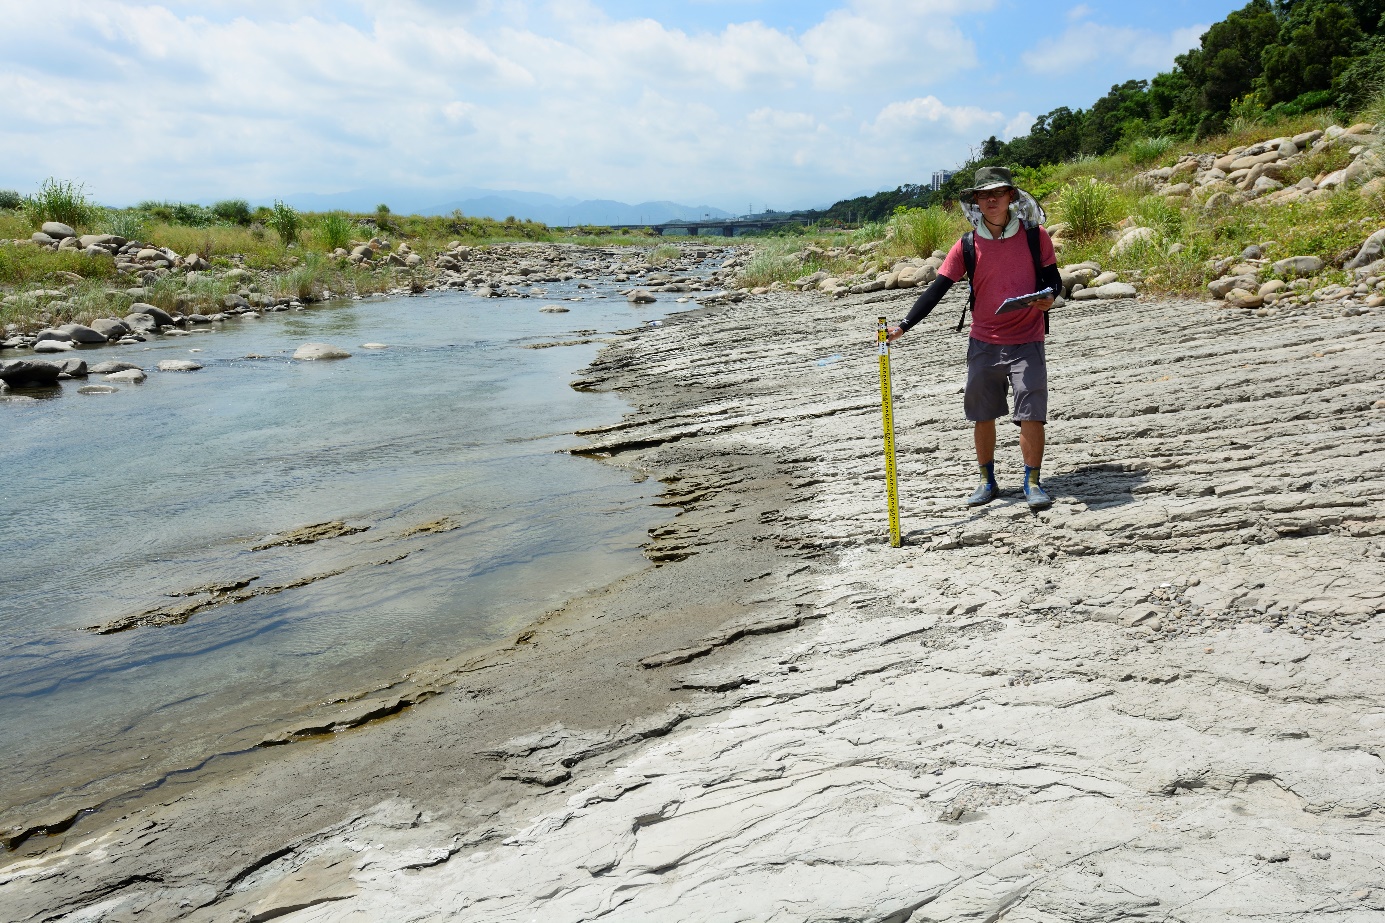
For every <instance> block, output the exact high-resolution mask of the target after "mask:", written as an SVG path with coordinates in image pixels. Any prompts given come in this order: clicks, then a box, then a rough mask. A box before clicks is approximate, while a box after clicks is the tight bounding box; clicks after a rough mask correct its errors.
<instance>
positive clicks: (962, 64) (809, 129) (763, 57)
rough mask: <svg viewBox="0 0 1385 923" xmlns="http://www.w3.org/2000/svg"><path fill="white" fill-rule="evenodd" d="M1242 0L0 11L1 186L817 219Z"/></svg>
mask: <svg viewBox="0 0 1385 923" xmlns="http://www.w3.org/2000/svg"><path fill="white" fill-rule="evenodd" d="M1241 5H1243V3H1239V2H1238V3H1231V2H1220V0H1202V2H1197V3H1194V2H1191V0H1164V2H1161V3H1157V4H1131V3H1117V2H1111V0H1089V2H1086V3H1054V4H1050V3H1042V2H1019V0H799V2H794V3H789V2H779V0H648V2H636V0H457V2H444V0H393V2H378V0H377V2H371V3H363V2H356V0H338V2H330V3H328V2H318V0H275V2H269V0H238V2H227V0H202V2H196V3H193V2H179V0H162V2H139V0H104V2H101V3H91V2H89V0H46V2H43V3H38V2H32V0H0V21H4V22H5V23H6V27H5V29H4V30H3V31H2V32H0V125H4V126H5V128H4V131H3V133H0V188H7V187H12V188H15V189H18V190H19V191H21V192H29V191H32V190H33V189H34V188H36V187H37V185H38V183H39V182H41V181H42V180H43V179H44V178H45V177H47V176H55V177H58V178H62V179H74V180H79V181H81V182H83V183H85V184H86V186H87V188H88V190H89V191H90V192H91V193H92V194H94V195H95V196H96V198H98V199H99V200H101V201H104V202H110V203H125V202H133V201H137V200H140V199H146V198H162V199H177V200H185V201H211V200H213V199H217V198H225V197H230V196H237V197H247V198H252V199H264V198H267V197H274V196H287V195H291V194H296V193H305V192H315V193H332V192H341V191H346V190H352V189H362V188H365V189H373V188H381V189H419V190H422V191H427V190H433V189H436V190H438V191H439V192H440V193H446V192H448V191H450V190H454V189H460V188H464V187H482V188H492V189H521V190H527V191H532V192H546V193H551V194H554V195H560V196H576V197H579V198H612V199H619V200H623V201H627V202H635V201H642V200H650V199H671V200H675V201H680V202H685V203H688V204H703V203H705V204H710V205H714V206H718V207H721V208H725V209H727V210H728V211H733V212H740V211H743V210H744V209H745V207H746V206H747V205H749V204H752V203H753V204H754V206H755V208H756V209H757V210H758V209H760V208H762V207H764V206H766V205H769V206H772V207H778V208H791V207H799V206H803V205H811V204H822V203H827V202H831V201H833V200H835V199H837V198H841V197H843V196H846V195H852V194H855V193H858V192H860V191H865V190H874V189H879V188H885V187H893V186H896V185H898V184H900V183H906V182H919V181H924V180H926V179H927V177H928V176H930V175H931V173H932V171H933V170H935V169H939V168H948V167H951V166H953V165H954V164H956V163H958V162H959V161H961V160H963V159H965V157H966V156H967V152H968V150H969V148H970V147H972V146H974V145H976V144H977V143H979V142H980V140H981V139H983V138H985V137H986V136H988V135H990V134H996V135H999V136H1001V137H1009V136H1012V135H1014V134H1017V133H1019V134H1022V133H1024V132H1025V131H1027V130H1028V128H1029V126H1030V124H1032V122H1033V119H1034V116H1035V115H1037V114H1039V113H1042V112H1046V111H1048V110H1050V109H1053V108H1055V107H1057V106H1062V105H1066V106H1071V107H1074V108H1077V107H1081V106H1086V105H1089V104H1090V103H1091V102H1092V101H1093V100H1095V99H1096V98H1097V97H1099V96H1100V95H1102V94H1103V93H1104V92H1105V91H1106V90H1107V89H1108V88H1109V87H1110V86H1111V85H1112V84H1113V83H1118V82H1121V81H1124V80H1127V79H1131V78H1148V77H1151V76H1153V75H1154V74H1155V73H1157V72H1158V71H1160V70H1167V69H1168V68H1169V67H1170V66H1171V65H1172V62H1173V57H1174V55H1175V54H1177V53H1179V52H1181V51H1184V50H1187V49H1188V48H1190V47H1193V46H1194V45H1196V43H1197V39H1198V36H1199V34H1200V33H1201V31H1202V30H1204V29H1205V28H1206V26H1208V25H1209V24H1211V23H1212V22H1215V21H1217V20H1218V19H1221V18H1222V17H1224V16H1225V15H1226V14H1227V13H1228V12H1230V11H1231V10H1233V9H1236V8H1238V7H1240V6H1241Z"/></svg>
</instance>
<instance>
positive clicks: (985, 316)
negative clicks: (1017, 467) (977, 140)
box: [889, 167, 1063, 510]
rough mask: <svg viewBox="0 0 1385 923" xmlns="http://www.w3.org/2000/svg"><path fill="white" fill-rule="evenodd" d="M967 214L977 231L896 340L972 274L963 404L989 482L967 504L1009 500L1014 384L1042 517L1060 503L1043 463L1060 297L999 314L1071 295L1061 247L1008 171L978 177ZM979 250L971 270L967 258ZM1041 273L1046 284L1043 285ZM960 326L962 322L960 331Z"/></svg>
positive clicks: (896, 330) (956, 250) (1028, 491)
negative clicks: (1002, 478) (1004, 485)
mask: <svg viewBox="0 0 1385 923" xmlns="http://www.w3.org/2000/svg"><path fill="white" fill-rule="evenodd" d="M962 211H963V212H964V213H965V214H966V216H967V219H968V220H969V221H970V222H971V224H972V226H973V227H974V228H975V229H976V230H975V231H974V232H973V233H972V234H969V235H967V237H970V238H971V239H972V243H971V245H970V246H968V240H967V238H966V237H964V238H963V239H962V240H959V241H958V242H957V243H956V244H954V245H953V247H952V250H951V251H949V252H948V254H947V259H946V260H944V261H943V265H942V266H941V267H940V268H939V269H938V278H937V279H936V280H935V281H934V282H933V284H932V285H930V286H928V288H927V289H926V290H925V291H924V293H923V294H922V295H920V296H919V299H918V300H917V301H916V302H914V306H913V307H912V308H910V309H909V314H908V315H907V316H906V317H905V318H904V320H902V321H900V323H899V324H898V325H897V326H893V327H891V328H890V330H889V338H890V340H892V341H893V340H897V339H899V338H900V337H901V336H903V335H904V333H905V332H906V331H907V330H908V329H909V328H910V327H912V326H914V325H915V324H917V323H918V322H919V321H921V320H923V319H924V318H925V317H927V316H928V313H929V312H930V311H932V310H933V308H934V307H936V306H937V304H938V302H939V301H941V300H942V297H943V295H945V294H947V290H948V289H950V288H951V287H952V286H953V284H954V283H956V282H958V281H960V280H961V279H962V277H963V276H967V275H970V279H971V287H972V298H973V302H972V314H971V341H970V343H969V344H968V347H967V386H966V391H965V398H964V401H963V405H964V408H965V410H966V415H967V419H968V420H970V421H971V422H972V424H973V425H974V438H975V442H976V463H977V466H978V468H979V473H980V479H981V483H980V486H978V487H977V488H976V491H975V492H974V493H972V495H971V497H970V498H968V500H967V506H982V505H983V504H986V503H990V502H991V501H992V500H994V499H995V498H996V497H997V496H999V495H1000V488H999V486H998V485H997V484H996V479H995V441H996V436H995V421H996V418H998V417H1001V416H1004V415H1005V414H1006V413H1007V412H1008V411H1009V406H1008V405H1007V403H1006V389H1007V386H1008V388H1009V389H1010V390H1012V391H1013V392H1014V400H1015V411H1014V414H1013V416H1012V418H1011V419H1013V420H1014V422H1015V423H1016V424H1018V425H1019V428H1020V453H1021V454H1022V455H1023V456H1024V497H1025V500H1026V501H1028V503H1029V508H1030V509H1033V510H1042V509H1047V508H1048V507H1050V506H1052V505H1053V500H1052V499H1051V498H1050V497H1049V496H1048V493H1047V492H1045V490H1044V489H1043V486H1042V484H1041V483H1040V478H1039V469H1040V468H1041V467H1042V465H1043V459H1044V423H1045V421H1046V420H1047V419H1048V369H1047V367H1046V365H1045V362H1044V330H1045V326H1046V323H1045V322H1046V320H1047V314H1046V312H1047V311H1048V309H1049V308H1051V307H1052V306H1053V299H1052V298H1044V299H1039V300H1036V301H1034V302H1032V303H1031V304H1030V305H1029V306H1028V307H1024V308H1020V309H1018V310H1009V311H1006V312H1004V313H997V311H996V309H997V308H999V307H1000V305H1001V304H1002V303H1003V302H1004V301H1005V300H1006V299H1009V298H1017V297H1019V296H1022V295H1028V294H1032V293H1034V292H1037V291H1039V290H1041V289H1044V288H1050V289H1052V291H1053V292H1054V293H1055V295H1056V294H1057V293H1058V292H1061V291H1062V287H1063V283H1062V279H1061V278H1060V276H1059V275H1058V265H1057V262H1058V261H1057V258H1056V257H1055V256H1054V253H1053V241H1051V240H1050V239H1049V236H1048V232H1047V231H1045V230H1044V229H1043V228H1042V227H1041V225H1042V223H1043V221H1044V220H1045V215H1044V211H1043V209H1042V208H1040V207H1039V203H1038V202H1036V201H1035V200H1034V197H1033V196H1031V195H1030V194H1029V193H1027V192H1025V191H1024V190H1022V189H1018V188H1016V187H1015V184H1014V182H1013V178H1012V176H1011V174H1010V171H1009V170H1007V169H1005V168H1004V167H983V168H981V169H980V170H977V171H976V178H975V184H974V185H973V186H972V187H971V188H970V189H965V190H963V191H962ZM969 250H970V251H972V252H973V253H974V257H973V258H974V268H972V271H971V272H970V273H969V272H968V268H969V267H968V266H967V251H969ZM1036 276H1037V278H1036ZM958 329H960V325H959V328H958Z"/></svg>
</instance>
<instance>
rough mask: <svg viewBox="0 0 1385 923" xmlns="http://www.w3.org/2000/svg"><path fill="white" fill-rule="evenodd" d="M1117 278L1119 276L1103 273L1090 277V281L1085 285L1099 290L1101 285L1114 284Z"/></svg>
mask: <svg viewBox="0 0 1385 923" xmlns="http://www.w3.org/2000/svg"><path fill="white" fill-rule="evenodd" d="M1119 278H1120V276H1118V275H1117V274H1116V273H1114V272H1103V273H1101V274H1099V275H1096V276H1094V277H1092V279H1091V281H1089V282H1087V283H1086V284H1087V286H1088V287H1089V288H1100V287H1101V286H1103V285H1108V284H1110V283H1112V282H1115V281H1116V280H1117V279H1119Z"/></svg>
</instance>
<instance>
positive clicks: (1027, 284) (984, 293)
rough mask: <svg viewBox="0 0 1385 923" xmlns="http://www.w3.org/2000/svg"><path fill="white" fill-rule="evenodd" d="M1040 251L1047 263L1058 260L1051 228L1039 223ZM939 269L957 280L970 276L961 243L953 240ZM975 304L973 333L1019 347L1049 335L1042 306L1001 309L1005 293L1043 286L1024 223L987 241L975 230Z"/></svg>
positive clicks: (1021, 292)
mask: <svg viewBox="0 0 1385 923" xmlns="http://www.w3.org/2000/svg"><path fill="white" fill-rule="evenodd" d="M1039 255H1040V256H1041V257H1042V258H1043V264H1044V265H1045V266H1051V265H1053V264H1054V263H1056V262H1058V258H1057V257H1056V256H1054V253H1053V241H1051V240H1049V237H1048V231H1046V230H1044V229H1043V228H1039ZM938 274H939V275H942V276H947V277H948V278H949V279H951V280H952V281H953V282H960V281H962V279H964V278H965V277H966V274H967V265H966V263H965V262H963V261H962V242H961V241H960V240H959V241H957V243H955V244H953V245H952V249H951V250H949V251H948V253H947V259H945V260H943V265H942V266H941V267H939V268H938ZM972 284H973V285H975V286H976V309H975V310H974V311H973V312H972V315H971V335H972V336H974V337H975V338H976V339H978V340H983V341H985V342H987V343H995V344H998V345H1001V346H1015V345H1017V344H1020V343H1038V342H1040V341H1042V340H1043V338H1044V312H1043V311H1040V310H1039V309H1038V308H1021V309H1020V310H1018V311H1007V312H1005V313H1004V314H996V313H995V309H996V308H998V307H1000V304H1001V302H1003V301H1004V300H1005V299H1006V298H1014V297H1016V296H1018V295H1028V294H1030V293H1031V292H1034V291H1036V290H1037V289H1038V288H1040V287H1042V286H1041V285H1038V284H1036V280H1035V278H1034V258H1033V257H1032V256H1030V255H1029V241H1028V239H1027V238H1026V237H1025V236H1024V228H1020V230H1019V232H1018V233H1016V234H1014V235H1013V236H1011V237H1007V238H1005V239H1004V240H987V239H985V238H984V237H982V236H981V235H980V234H977V235H976V278H975V279H973V280H972Z"/></svg>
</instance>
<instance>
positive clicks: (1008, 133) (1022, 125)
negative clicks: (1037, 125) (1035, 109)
mask: <svg viewBox="0 0 1385 923" xmlns="http://www.w3.org/2000/svg"><path fill="white" fill-rule="evenodd" d="M1033 127H1034V116H1033V114H1032V113H1029V112H1021V113H1020V114H1019V115H1016V116H1015V117H1014V118H1012V119H1010V121H1008V122H1006V123H1005V127H1004V128H1003V129H1001V132H1000V135H1001V137H1002V138H1004V139H1005V140H1006V141H1009V140H1010V139H1011V138H1017V137H1019V136H1020V135H1027V134H1029V129H1031V128H1033Z"/></svg>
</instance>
